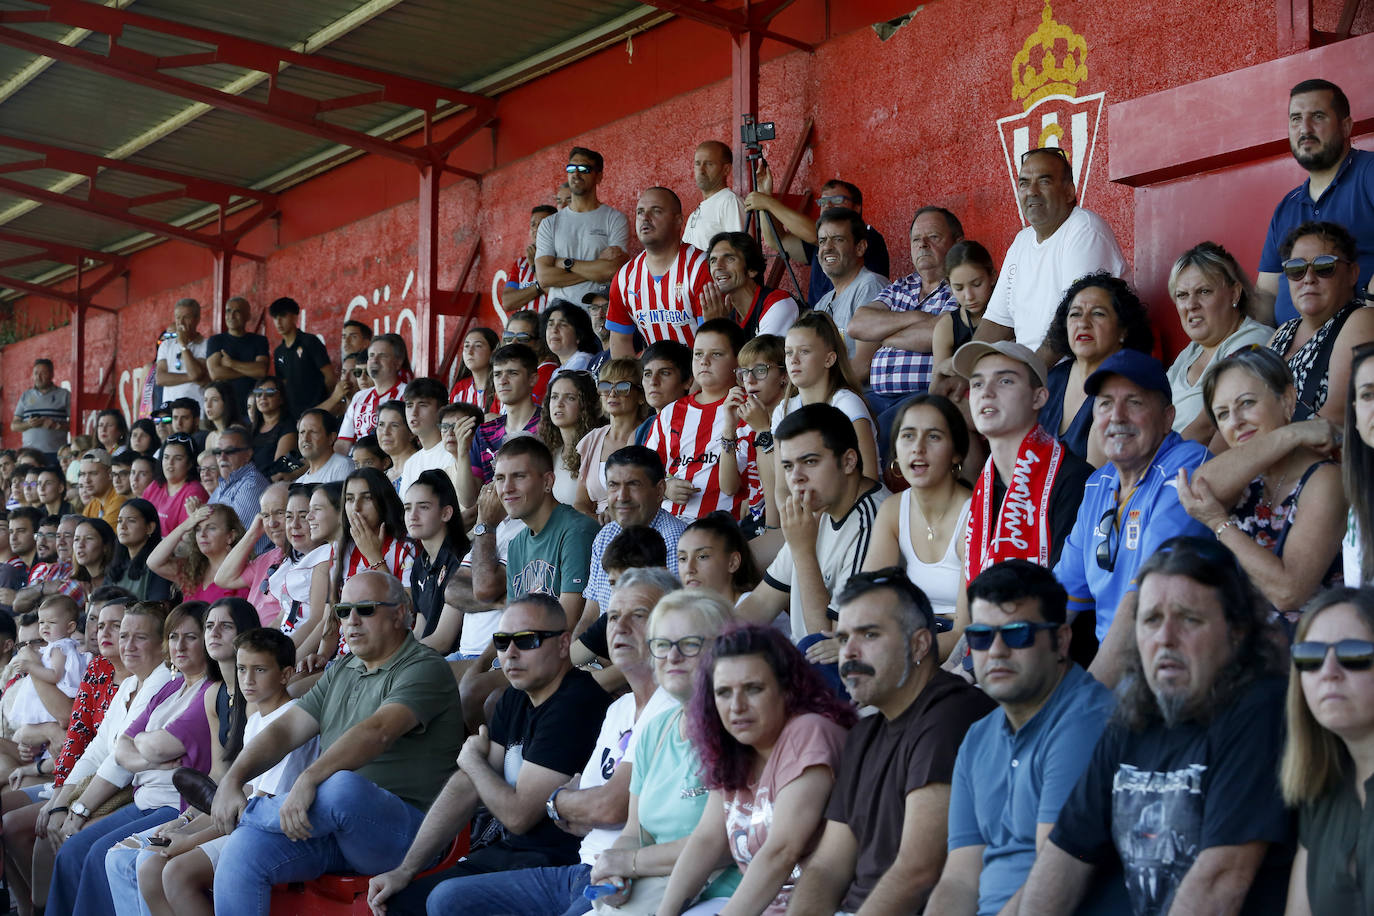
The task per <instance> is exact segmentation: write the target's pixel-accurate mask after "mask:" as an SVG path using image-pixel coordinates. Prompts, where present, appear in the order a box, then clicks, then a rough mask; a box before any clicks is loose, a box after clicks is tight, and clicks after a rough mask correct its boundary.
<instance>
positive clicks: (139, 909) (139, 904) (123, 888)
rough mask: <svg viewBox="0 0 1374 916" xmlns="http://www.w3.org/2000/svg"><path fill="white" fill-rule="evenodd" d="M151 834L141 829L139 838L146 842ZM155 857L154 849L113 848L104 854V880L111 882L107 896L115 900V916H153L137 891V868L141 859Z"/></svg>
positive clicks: (153, 847)
mask: <svg viewBox="0 0 1374 916" xmlns="http://www.w3.org/2000/svg"><path fill="white" fill-rule="evenodd" d="M152 835H153V831H152V830H144V831H143V832H142V833H140V834H139V836H141V837H143V838H144V839H145V840H146V839H147V838H148V837H150V836H152ZM155 855H157V847H156V846H145V847H143V848H142V849H130V848H129V847H127V846H120V845H115V846H112V847H111V848H110V850H109V851H108V852H106V853H105V877H106V878H107V879H108V880H109V882H110V897H111V899H112V900H114V911H115V916H152V912H151V911H150V910H149V909H148V904H147V903H146V902H145V901H144V900H143V894H142V893H141V892H140V891H139V889H138V867H139V866H140V865H142V864H143V860H144V859H147V858H149V857H151V856H155Z"/></svg>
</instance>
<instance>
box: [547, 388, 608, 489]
mask: <svg viewBox="0 0 1374 916" xmlns="http://www.w3.org/2000/svg"><path fill="white" fill-rule="evenodd" d="M605 423H606V418H605V417H604V416H602V414H601V401H600V399H599V398H598V397H597V394H596V385H595V384H593V381H592V375H591V373H590V372H587V371H586V370H578V371H574V372H562V373H560V374H558V375H556V376H554V379H553V381H552V382H551V383H550V384H549V394H548V397H546V398H544V403H543V405H542V406H541V407H540V416H539V438H540V439H541V440H543V442H544V444H545V445H547V446H548V447H549V451H551V452H553V495H554V496H555V497H557V498H558V501H559V502H560V503H566V504H567V505H569V506H571V505H574V504H575V502H576V500H577V487H578V472H579V471H580V470H581V468H582V456H581V454H579V453H578V450H577V445H578V443H579V442H581V441H582V437H583V436H585V435H586V434H587V433H588V432H590V431H591V430H592V429H594V428H596V427H598V426H603V425H605Z"/></svg>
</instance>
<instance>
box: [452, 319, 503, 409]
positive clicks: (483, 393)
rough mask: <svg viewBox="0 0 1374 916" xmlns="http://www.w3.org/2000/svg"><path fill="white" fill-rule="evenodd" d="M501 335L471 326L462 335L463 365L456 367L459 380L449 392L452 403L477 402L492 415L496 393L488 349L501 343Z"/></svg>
mask: <svg viewBox="0 0 1374 916" xmlns="http://www.w3.org/2000/svg"><path fill="white" fill-rule="evenodd" d="M500 343H501V338H500V337H498V336H497V335H496V332H495V331H493V330H492V329H491V328H473V329H472V330H471V331H468V334H467V336H466V337H464V338H463V364H462V366H461V367H460V368H459V369H458V381H456V382H454V384H453V391H451V392H450V393H449V397H448V399H449V402H450V403H453V404H476V405H477V406H478V407H480V408H482V412H483V413H485V414H487V415H489V416H491V415H494V414H495V412H496V411H495V410H493V409H492V405H493V402H494V401H495V400H496V392H495V390H494V389H493V388H492V384H491V352H492V351H493V350H495V349H496V348H497V347H498V346H500Z"/></svg>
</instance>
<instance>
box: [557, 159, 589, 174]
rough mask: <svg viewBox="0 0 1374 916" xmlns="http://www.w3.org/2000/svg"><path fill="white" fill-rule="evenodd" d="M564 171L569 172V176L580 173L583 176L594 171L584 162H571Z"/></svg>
mask: <svg viewBox="0 0 1374 916" xmlns="http://www.w3.org/2000/svg"><path fill="white" fill-rule="evenodd" d="M563 171H565V172H567V173H568V174H569V175H571V174H573V173H574V172H580V173H581V174H583V175H585V174H587V173H588V172H590V171H592V167H591V166H590V165H587V164H585V163H582V162H569V163H568V164H567V165H566V166H564V168H563Z"/></svg>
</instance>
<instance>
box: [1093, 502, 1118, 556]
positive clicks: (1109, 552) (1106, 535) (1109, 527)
mask: <svg viewBox="0 0 1374 916" xmlns="http://www.w3.org/2000/svg"><path fill="white" fill-rule="evenodd" d="M1117 521H1118V516H1117V514H1116V507H1115V506H1112V507H1111V508H1109V509H1108V510H1107V511H1106V512H1103V513H1102V518H1100V519H1098V521H1097V533H1098V536H1099V537H1101V538H1102V540H1101V541H1099V542H1098V544H1097V568H1098V569H1100V570H1102V571H1103V572H1112V571H1113V570H1114V569H1116V555H1117V554H1118V553H1120V552H1121V537H1120V535H1119V534H1118V532H1117ZM1114 534H1115V535H1117V537H1116V539H1115V540H1116V546H1115V547H1113V546H1112V540H1113V538H1112V535H1114Z"/></svg>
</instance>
